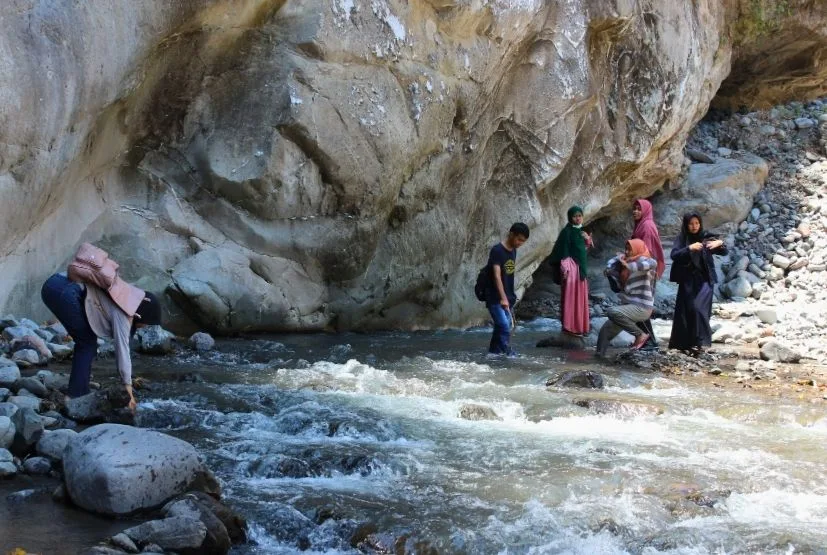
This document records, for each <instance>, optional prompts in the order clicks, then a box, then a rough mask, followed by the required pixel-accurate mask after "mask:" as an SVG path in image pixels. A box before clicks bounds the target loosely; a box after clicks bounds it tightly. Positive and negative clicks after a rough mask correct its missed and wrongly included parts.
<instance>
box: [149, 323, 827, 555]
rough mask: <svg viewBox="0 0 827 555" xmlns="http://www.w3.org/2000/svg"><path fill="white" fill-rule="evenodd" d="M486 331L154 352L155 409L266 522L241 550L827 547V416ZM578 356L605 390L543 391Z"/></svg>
mask: <svg viewBox="0 0 827 555" xmlns="http://www.w3.org/2000/svg"><path fill="white" fill-rule="evenodd" d="M486 333H487V332H486V330H480V331H477V332H474V331H471V332H445V333H416V334H385V335H376V334H374V335H346V336H323V335H313V336H285V337H281V338H271V339H268V340H263V339H259V340H252V341H250V340H246V341H242V340H238V341H227V342H223V343H221V344H220V345H219V349H220V350H219V352H215V353H212V354H210V355H207V356H204V357H200V356H196V355H192V356H190V357H189V358H185V359H178V360H177V361H176V362H175V363H173V364H172V365H170V363H169V359H146V358H143V359H141V360H140V361H139V363H138V364H139V373H141V374H143V375H145V376H147V377H149V378H150V379H151V380H152V381H153V383H154V388H153V390H152V391H151V392H148V393H145V394H144V395H143V397H142V402H141V406H140V410H139V414H140V423H141V425H143V426H147V427H154V428H158V429H161V430H164V431H167V432H169V433H172V434H174V435H177V436H179V437H182V438H184V439H187V440H188V441H191V442H193V443H194V444H195V445H197V447H198V448H199V449H200V450H201V452H202V453H204V454H205V457H206V458H207V461H208V463H209V465H210V466H211V467H212V468H213V469H214V470H215V472H216V474H217V475H218V476H219V478H220V479H221V481H222V483H223V487H224V491H225V496H226V500H227V501H228V502H229V503H230V504H231V505H232V506H234V507H235V508H236V509H237V510H239V511H240V512H241V513H243V514H244V515H245V516H246V517H247V518H248V519H249V521H250V524H251V542H250V543H249V544H248V545H244V546H241V547H239V548H237V549H236V551H235V552H236V553H239V554H248V553H292V552H297V551H299V550H307V551H306V552H339V553H350V552H357V551H358V549H359V548H360V547H361V548H362V549H366V550H370V549H378V550H381V549H386V550H387V551H386V552H394V546H396V547H401V546H405V547H406V548H407V549H409V550H411V551H415V550H419V552H427V551H426V550H427V549H431V548H432V549H434V550H436V551H437V552H441V553H442V552H446V553H583V554H593V553H607V554H608V553H645V554H650V553H651V554H654V553H675V554H690V553H757V552H762V553H825V550H824V548H823V546H825V545H827V464H825V460H827V442H826V441H825V440H827V418H825V415H824V413H823V411H821V410H817V409H816V408H814V407H811V406H809V405H795V404H788V403H785V402H783V401H780V400H777V399H768V398H767V397H764V396H757V395H754V394H751V393H747V392H744V393H743V394H741V393H738V394H733V393H732V392H731V391H730V392H725V391H723V390H721V389H717V388H715V387H713V386H712V385H710V386H709V387H708V388H707V387H706V386H693V387H692V388H689V387H687V386H686V385H682V384H681V383H679V382H676V381H673V380H671V379H667V378H664V377H661V376H659V375H653V374H652V373H650V372H647V371H639V370H633V369H623V368H620V367H616V366H596V365H594V363H593V362H592V361H591V360H589V359H588V358H587V357H586V356H585V355H582V354H580V355H577V354H566V353H563V352H560V351H549V350H540V349H535V348H534V347H533V345H534V343H535V342H536V341H537V339H539V338H540V337H542V336H543V335H544V333H543V331H542V330H538V329H536V328H535V329H532V328H521V329H520V330H519V331H518V333H517V336H516V345H517V347H518V348H519V349H520V350H521V352H522V355H521V356H520V357H519V358H518V359H513V360H488V359H486V358H485V357H484V356H482V355H480V353H481V352H483V351H484V350H485V347H486V346H487V342H488V336H487V334H486ZM571 369H592V370H598V371H600V372H601V373H603V374H604V376H605V378H606V384H607V388H606V389H605V390H602V391H600V392H594V391H586V390H571V389H568V390H562V389H561V390H558V389H547V388H546V387H545V382H546V380H547V378H548V377H549V376H550V375H552V374H554V373H557V372H561V371H564V370H571ZM179 380H180V381H179ZM585 399H604V400H608V401H622V402H623V403H622V404H620V403H611V402H606V403H603V404H602V405H598V406H597V407H595V406H594V403H592V408H583V407H581V406H578V405H577V404H575V401H581V404H584V403H582V401H583V400H585ZM467 405H477V406H481V407H487V408H489V409H491V410H492V411H493V413H495V415H496V419H495V420H476V421H471V420H467V419H464V418H461V417H460V414H461V412H464V411H463V408H464V407H465V411H467V410H468V406H467ZM476 412H478V413H484V412H486V411H485V410H483V409H481V408H479V407H477V409H476ZM487 416H488V417H489V418H490V417H493V416H494V415H492V414H490V413H488V415H487ZM360 542H361V543H360ZM367 546H372V547H370V548H368V547H367Z"/></svg>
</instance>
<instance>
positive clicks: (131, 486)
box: [63, 424, 219, 548]
mask: <svg viewBox="0 0 827 555" xmlns="http://www.w3.org/2000/svg"><path fill="white" fill-rule="evenodd" d="M63 470H64V474H65V477H66V488H67V491H68V493H69V497H71V499H72V501H73V502H74V503H75V504H76V505H78V506H79V507H82V508H84V509H87V510H89V511H93V512H96V513H100V514H105V515H127V514H130V513H134V512H136V511H140V510H144V509H152V508H155V507H160V506H161V505H163V504H164V503H165V502H167V501H169V500H170V499H171V498H173V497H175V496H176V495H178V494H181V493H184V492H185V491H187V490H189V489H204V490H206V491H210V492H218V490H219V487H218V484H217V482H216V481H215V478H214V477H213V476H212V473H210V471H209V470H208V469H207V468H206V467H205V466H204V464H203V463H202V462H201V460H200V459H199V458H198V452H197V451H196V450H195V448H194V447H193V446H192V445H190V444H189V443H187V442H185V441H182V440H180V439H177V438H174V437H172V436H168V435H166V434H162V433H160V432H155V431H151V430H144V429H140V428H133V427H131V426H123V425H120V424H100V425H98V426H93V427H91V428H88V429H87V430H84V431H83V432H81V433H79V434H78V435H77V436H75V437H74V438H72V440H71V441H69V444H68V445H67V447H66V450H65V451H64V452H63ZM130 537H131V536H130ZM133 539H135V538H133ZM202 539H203V538H202ZM199 545H200V544H199ZM170 548H172V547H170Z"/></svg>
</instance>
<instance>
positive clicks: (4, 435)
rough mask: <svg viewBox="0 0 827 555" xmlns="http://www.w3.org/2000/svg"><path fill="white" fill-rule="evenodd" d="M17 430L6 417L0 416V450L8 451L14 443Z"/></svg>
mask: <svg viewBox="0 0 827 555" xmlns="http://www.w3.org/2000/svg"><path fill="white" fill-rule="evenodd" d="M16 432H17V428H16V427H15V426H14V422H12V421H11V418H9V417H8V416H0V448H1V449H4V450H5V449H8V448H9V447H11V444H12V443H13V442H14V435H15V433H16Z"/></svg>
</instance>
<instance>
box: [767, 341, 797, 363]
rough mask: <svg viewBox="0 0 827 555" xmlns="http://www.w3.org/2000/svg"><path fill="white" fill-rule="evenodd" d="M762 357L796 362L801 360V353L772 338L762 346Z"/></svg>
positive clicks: (777, 360)
mask: <svg viewBox="0 0 827 555" xmlns="http://www.w3.org/2000/svg"><path fill="white" fill-rule="evenodd" d="M761 359H763V360H771V361H776V362H790V363H796V362H798V361H799V360H801V355H799V354H798V353H796V352H795V351H793V350H792V349H790V348H789V347H787V346H786V345H782V344H781V343H780V342H778V341H776V340H774V339H770V340H769V341H767V342H766V343H764V345H762V346H761Z"/></svg>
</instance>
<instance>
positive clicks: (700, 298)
mask: <svg viewBox="0 0 827 555" xmlns="http://www.w3.org/2000/svg"><path fill="white" fill-rule="evenodd" d="M726 253H727V248H726V246H725V245H724V242H723V241H721V240H720V239H718V238H716V237H715V236H714V235H712V234H710V233H708V232H706V231H704V228H703V220H702V219H701V216H700V215H698V214H697V213H694V212H693V213H690V214H686V215H685V216H684V217H683V225H682V226H681V234H680V237H678V241H677V243H676V244H675V247H674V248H673V249H672V254H671V256H672V270H671V272H670V274H669V280H670V281H673V282H675V283H677V284H678V297H677V299H676V301H675V315H674V317H673V319H672V336H671V337H670V338H669V348H670V349H680V350H682V351H690V353H691V354H693V355H696V356H697V355H698V354H700V352H701V351H702V350H703V348H704V347H709V346H710V345H712V328H711V327H710V325H709V319H710V318H711V317H712V298H713V296H714V287H715V283H716V282H717V281H718V278H717V276H716V275H715V260H714V259H713V258H712V255H714V254H718V255H724V254H726Z"/></svg>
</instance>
